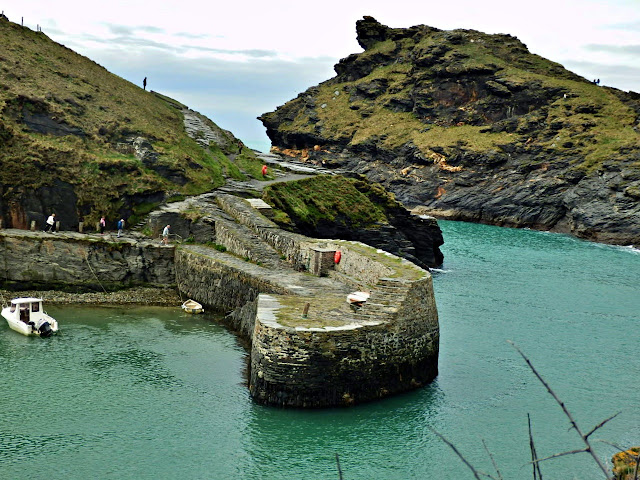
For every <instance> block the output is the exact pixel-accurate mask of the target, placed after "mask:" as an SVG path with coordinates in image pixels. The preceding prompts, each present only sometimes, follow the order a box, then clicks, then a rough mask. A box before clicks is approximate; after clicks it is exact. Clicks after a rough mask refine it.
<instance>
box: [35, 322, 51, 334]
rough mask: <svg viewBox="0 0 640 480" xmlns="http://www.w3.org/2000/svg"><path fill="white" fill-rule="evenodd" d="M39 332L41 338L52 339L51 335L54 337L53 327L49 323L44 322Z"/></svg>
mask: <svg viewBox="0 0 640 480" xmlns="http://www.w3.org/2000/svg"><path fill="white" fill-rule="evenodd" d="M38 332H39V333H40V336H41V337H50V336H51V335H53V330H52V329H51V325H49V322H44V323H43V324H42V325H40V328H39V329H38Z"/></svg>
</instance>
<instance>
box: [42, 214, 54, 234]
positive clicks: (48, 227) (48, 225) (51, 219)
mask: <svg viewBox="0 0 640 480" xmlns="http://www.w3.org/2000/svg"><path fill="white" fill-rule="evenodd" d="M55 225H56V214H55V213H52V214H51V215H49V218H47V223H46V224H45V226H44V231H45V232H49V231H51V233H55V231H56V228H55Z"/></svg>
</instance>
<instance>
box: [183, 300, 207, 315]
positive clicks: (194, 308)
mask: <svg viewBox="0 0 640 480" xmlns="http://www.w3.org/2000/svg"><path fill="white" fill-rule="evenodd" d="M182 310H184V311H185V312H187V313H193V314H198V313H204V308H202V305H200V304H199V303H198V302H196V301H194V300H187V301H186V302H184V303H183V304H182Z"/></svg>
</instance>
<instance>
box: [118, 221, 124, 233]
mask: <svg viewBox="0 0 640 480" xmlns="http://www.w3.org/2000/svg"><path fill="white" fill-rule="evenodd" d="M123 229H124V218H121V219H120V220H118V237H119V236H120V235H122V230H123Z"/></svg>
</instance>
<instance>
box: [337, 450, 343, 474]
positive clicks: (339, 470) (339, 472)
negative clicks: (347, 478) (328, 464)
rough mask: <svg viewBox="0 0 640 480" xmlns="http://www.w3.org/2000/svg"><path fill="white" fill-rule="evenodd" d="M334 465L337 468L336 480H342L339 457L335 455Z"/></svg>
mask: <svg viewBox="0 0 640 480" xmlns="http://www.w3.org/2000/svg"><path fill="white" fill-rule="evenodd" d="M336 465H337V466H338V479H339V480H342V469H341V468H340V457H339V456H338V454H337V453H336Z"/></svg>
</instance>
